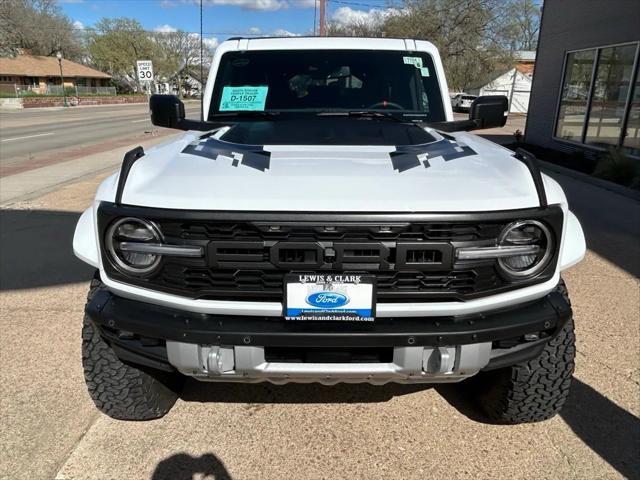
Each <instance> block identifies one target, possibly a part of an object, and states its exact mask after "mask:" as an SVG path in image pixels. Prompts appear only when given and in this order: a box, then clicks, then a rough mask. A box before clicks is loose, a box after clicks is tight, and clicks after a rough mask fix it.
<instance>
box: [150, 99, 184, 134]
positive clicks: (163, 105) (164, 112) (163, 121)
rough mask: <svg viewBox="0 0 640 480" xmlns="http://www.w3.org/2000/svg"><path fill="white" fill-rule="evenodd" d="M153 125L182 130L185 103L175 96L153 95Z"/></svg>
mask: <svg viewBox="0 0 640 480" xmlns="http://www.w3.org/2000/svg"><path fill="white" fill-rule="evenodd" d="M149 110H150V111H151V123H153V124H154V125H155V126H157V127H165V128H177V129H181V128H180V124H181V122H183V121H184V117H185V113H184V103H182V101H181V100H180V99H179V98H178V97H176V96H175V95H151V98H150V99H149Z"/></svg>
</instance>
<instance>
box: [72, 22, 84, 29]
mask: <svg viewBox="0 0 640 480" xmlns="http://www.w3.org/2000/svg"><path fill="white" fill-rule="evenodd" d="M73 28H75V29H76V30H84V23H82V22H81V21H80V20H76V21H75V22H73Z"/></svg>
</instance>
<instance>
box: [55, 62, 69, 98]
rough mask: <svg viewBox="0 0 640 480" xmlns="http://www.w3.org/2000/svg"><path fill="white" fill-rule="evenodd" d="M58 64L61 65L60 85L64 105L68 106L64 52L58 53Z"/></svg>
mask: <svg viewBox="0 0 640 480" xmlns="http://www.w3.org/2000/svg"><path fill="white" fill-rule="evenodd" d="M56 58H57V59H58V64H59V65H60V84H61V85H62V104H63V105H64V106H65V107H66V106H67V93H66V92H65V91H64V75H63V74H62V52H58V53H56Z"/></svg>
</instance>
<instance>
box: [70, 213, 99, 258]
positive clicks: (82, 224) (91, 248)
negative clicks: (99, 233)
mask: <svg viewBox="0 0 640 480" xmlns="http://www.w3.org/2000/svg"><path fill="white" fill-rule="evenodd" d="M95 225H96V222H95V216H94V209H93V205H92V206H91V207H89V208H87V209H86V210H85V211H84V212H82V215H80V219H79V220H78V223H77V225H76V230H75V232H74V234H73V253H74V254H75V256H76V257H78V258H79V259H80V260H82V261H83V262H85V263H88V264H89V265H91V266H92V267H96V268H100V249H99V247H98V243H97V240H96V230H95Z"/></svg>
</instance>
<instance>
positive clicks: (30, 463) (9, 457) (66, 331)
mask: <svg viewBox="0 0 640 480" xmlns="http://www.w3.org/2000/svg"><path fill="white" fill-rule="evenodd" d="M557 178H558V180H559V181H560V182H561V183H562V184H563V185H564V186H565V188H566V190H567V193H568V195H569V197H570V201H571V202H572V203H573V204H574V205H575V206H576V210H577V212H578V215H579V216H580V218H581V220H582V221H583V224H584V225H585V230H586V232H587V235H588V242H589V245H590V246H592V247H593V248H595V249H596V250H595V251H590V252H589V253H588V255H587V258H586V260H585V261H584V262H583V263H581V264H580V265H579V266H577V267H575V268H573V269H572V270H570V271H569V272H567V274H566V275H565V278H566V280H567V283H568V286H569V289H570V292H571V295H572V300H573V306H574V311H575V318H576V328H577V335H578V345H577V350H578V357H577V370H576V374H575V381H574V384H573V388H572V393H571V397H570V399H569V401H568V403H567V405H566V407H565V409H564V410H563V412H562V414H561V415H560V416H558V417H556V418H554V419H552V420H550V421H547V422H543V423H539V424H534V425H520V426H496V425H487V424H485V423H483V422H482V420H481V417H479V416H478V414H477V411H476V410H475V409H474V408H473V406H472V405H471V404H470V403H469V401H468V399H466V398H465V396H464V394H463V393H461V392H462V391H461V390H459V389H458V388H457V387H456V386H446V387H438V388H424V387H415V386H411V387H409V386H399V385H388V386H385V387H371V386H366V385H339V386H337V387H322V386H319V385H290V386H273V385H228V384H213V385H209V384H201V383H197V382H195V381H188V382H187V385H186V388H185V390H184V392H183V394H182V396H181V399H180V400H179V401H178V403H177V404H176V406H175V407H174V409H173V410H172V411H171V412H170V413H169V414H168V415H167V416H166V417H165V418H163V419H161V420H157V421H153V422H144V423H136V422H120V421H115V420H112V419H110V418H108V417H106V416H104V415H102V414H99V413H98V412H97V411H96V410H95V408H94V407H93V405H92V403H91V401H90V400H89V398H88V395H87V394H86V388H85V385H84V381H83V377H82V367H81V363H80V325H81V320H82V310H83V304H84V299H85V295H86V290H87V287H88V280H89V278H90V276H91V269H90V268H88V267H86V266H84V265H83V264H81V263H80V262H79V261H77V260H75V259H74V257H73V254H72V252H71V237H72V234H73V228H74V226H75V222H76V220H77V218H78V216H79V213H80V212H81V211H82V210H83V209H84V208H85V207H86V206H87V205H88V204H89V203H90V202H91V200H92V198H93V195H94V192H95V189H96V188H97V185H98V183H99V181H100V179H101V178H100V177H94V178H87V179H85V180H82V181H79V182H75V183H69V184H67V185H65V186H64V187H62V188H60V189H58V190H56V191H54V192H51V193H49V194H47V195H45V196H42V197H40V198H38V199H34V200H30V201H27V202H22V203H20V204H16V205H13V206H12V207H11V208H9V209H7V208H5V209H2V210H0V221H1V225H0V226H1V228H0V240H1V245H0V313H1V314H0V328H1V330H0V331H2V332H3V342H2V348H0V362H1V364H2V365H3V368H2V369H1V370H0V374H1V378H0V381H1V382H2V385H3V389H2V391H1V393H0V396H1V406H2V418H3V421H2V422H0V444H1V445H2V456H1V457H0V478H3V479H5V478H6V479H11V480H16V479H30V480H31V479H52V478H55V479H60V480H62V479H65V480H72V479H100V480H102V479H124V478H127V479H145V478H146V479H153V480H158V479H171V480H175V479H183V478H184V479H191V478H207V479H209V478H213V479H216V480H221V479H230V478H233V479H258V478H259V479H271V478H273V479H281V478H295V479H307V478H313V479H315V478H332V479H333V478H349V479H351V478H357V479H377V478H385V479H392V478H399V479H400V478H401V479H410V478H415V479H418V478H419V479H424V478H438V477H445V476H446V477H447V478H469V479H477V478H528V479H529V478H530V479H554V480H556V479H559V478H563V479H564V478H579V479H583V478H584V479H586V478H589V479H590V478H607V479H608V478H625V477H626V478H631V479H634V478H640V475H639V472H640V462H639V458H638V455H637V454H638V451H640V421H639V420H638V415H640V373H639V372H640V370H639V364H638V358H640V338H639V337H640V318H639V312H640V282H639V280H638V278H637V277H636V276H635V275H634V274H633V271H634V269H635V267H634V265H633V263H631V262H632V261H633V260H632V259H633V258H635V256H636V255H637V252H638V242H637V241H636V240H637V237H635V238H634V235H635V231H634V230H629V227H628V224H629V222H626V221H625V218H626V219H629V218H631V219H633V218H634V216H635V215H638V212H639V211H640V210H639V205H640V204H638V203H637V202H635V203H633V201H632V200H629V199H626V198H624V197H618V196H617V195H615V194H612V193H611V192H607V191H605V190H601V189H598V188H597V187H593V186H591V185H582V184H575V183H573V182H575V180H574V179H567V178H563V177H561V176H558V177H557ZM600 206H603V209H602V210H600V209H599V207H600ZM605 220H606V222H605ZM625 253H627V254H629V258H628V260H627V261H625V260H624V258H623V255H624V254H625ZM194 476H195V477H194Z"/></svg>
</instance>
